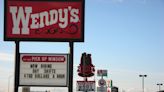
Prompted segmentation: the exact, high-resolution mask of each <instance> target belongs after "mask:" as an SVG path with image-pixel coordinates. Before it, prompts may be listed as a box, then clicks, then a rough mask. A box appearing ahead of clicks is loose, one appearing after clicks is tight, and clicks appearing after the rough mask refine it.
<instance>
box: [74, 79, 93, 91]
mask: <svg viewBox="0 0 164 92" xmlns="http://www.w3.org/2000/svg"><path fill="white" fill-rule="evenodd" d="M80 82H81V83H84V85H86V84H85V83H89V82H91V83H93V85H94V87H93V88H94V90H78V88H79V85H78V83H80ZM76 84H77V86H76V91H89V92H92V91H93V92H94V91H95V90H96V81H76Z"/></svg>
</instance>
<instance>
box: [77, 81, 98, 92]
mask: <svg viewBox="0 0 164 92" xmlns="http://www.w3.org/2000/svg"><path fill="white" fill-rule="evenodd" d="M77 91H95V81H77Z"/></svg>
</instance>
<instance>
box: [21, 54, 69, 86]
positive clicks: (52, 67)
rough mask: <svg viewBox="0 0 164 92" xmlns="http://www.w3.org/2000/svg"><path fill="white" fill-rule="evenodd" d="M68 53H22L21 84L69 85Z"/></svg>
mask: <svg viewBox="0 0 164 92" xmlns="http://www.w3.org/2000/svg"><path fill="white" fill-rule="evenodd" d="M67 63H68V55H67V54H20V75H19V76H20V78H19V81H20V83H19V85H36V86H40V85H43V86H67V79H68V78H67V77H68V76H67V70H68V68H67V66H68V64H67Z"/></svg>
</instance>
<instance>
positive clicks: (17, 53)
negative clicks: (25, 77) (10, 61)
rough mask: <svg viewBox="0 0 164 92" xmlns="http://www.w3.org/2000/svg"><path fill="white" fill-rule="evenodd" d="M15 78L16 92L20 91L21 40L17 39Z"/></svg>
mask: <svg viewBox="0 0 164 92" xmlns="http://www.w3.org/2000/svg"><path fill="white" fill-rule="evenodd" d="M15 45H16V47H15V78H14V92H18V87H19V65H20V63H19V41H15Z"/></svg>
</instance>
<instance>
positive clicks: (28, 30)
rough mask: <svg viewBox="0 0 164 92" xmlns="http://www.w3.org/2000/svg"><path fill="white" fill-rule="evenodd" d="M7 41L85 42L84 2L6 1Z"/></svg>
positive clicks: (76, 0) (51, 0)
mask: <svg viewBox="0 0 164 92" xmlns="http://www.w3.org/2000/svg"><path fill="white" fill-rule="evenodd" d="M4 33H5V38H4V39H5V40H6V41H15V40H19V41H58V42H60V41H64V42H66V41H76V42H78V41H79V42H83V41H84V0H5V30H4Z"/></svg>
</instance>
